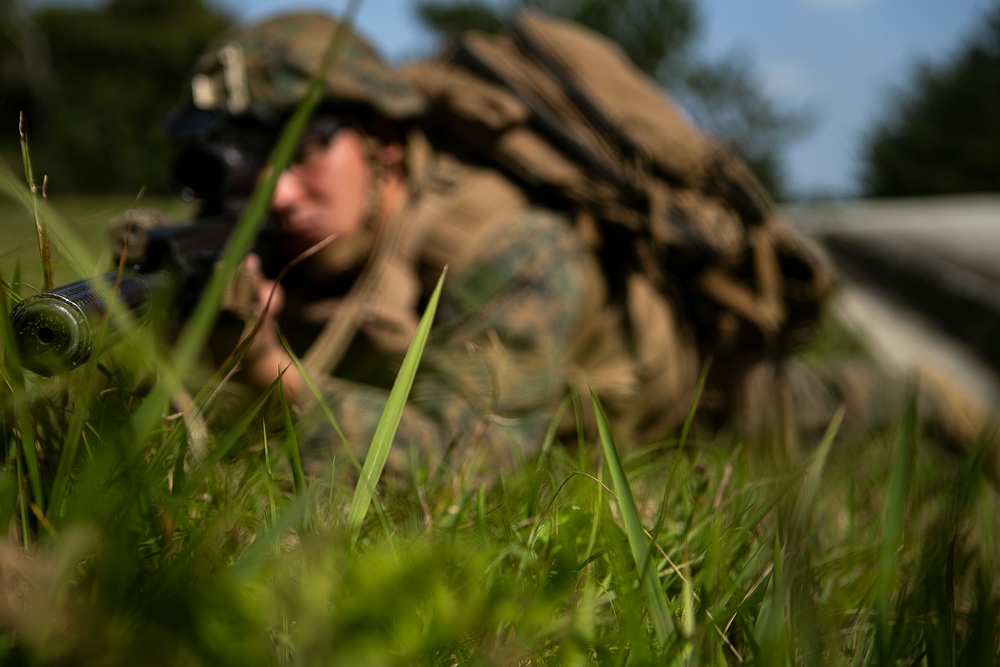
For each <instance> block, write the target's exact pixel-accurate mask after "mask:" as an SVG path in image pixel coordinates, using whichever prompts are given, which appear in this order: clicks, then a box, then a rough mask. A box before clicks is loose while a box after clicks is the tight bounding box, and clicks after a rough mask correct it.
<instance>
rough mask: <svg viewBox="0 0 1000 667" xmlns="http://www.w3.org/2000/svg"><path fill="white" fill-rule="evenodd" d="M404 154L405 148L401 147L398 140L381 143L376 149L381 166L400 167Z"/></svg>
mask: <svg viewBox="0 0 1000 667" xmlns="http://www.w3.org/2000/svg"><path fill="white" fill-rule="evenodd" d="M405 155H406V150H405V149H404V148H403V144H402V143H400V142H398V141H394V142H392V143H388V144H382V147H381V148H379V151H378V159H379V162H381V163H382V166H383V167H386V168H389V169H396V168H398V167H401V166H402V165H403V158H404V157H405Z"/></svg>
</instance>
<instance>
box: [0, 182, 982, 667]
mask: <svg viewBox="0 0 1000 667" xmlns="http://www.w3.org/2000/svg"><path fill="white" fill-rule="evenodd" d="M0 178H2V176H0ZM123 203H124V206H128V205H130V204H131V200H129V199H128V198H124V202H123V200H122V199H118V198H113V199H109V200H97V199H89V198H88V199H82V198H81V199H79V200H75V199H69V198H67V199H66V200H65V202H64V201H60V202H59V207H58V208H59V211H60V212H62V220H64V221H66V224H65V227H66V228H67V229H70V230H73V231H72V233H71V232H60V234H69V235H71V236H73V237H75V238H77V240H79V241H80V244H79V245H82V246H85V247H86V248H87V249H88V250H89V252H91V253H92V256H93V257H94V258H96V257H97V255H98V254H99V253H100V252H101V243H102V241H101V238H102V233H103V232H101V233H99V230H100V229H101V228H102V226H103V222H104V221H105V220H106V219H107V218H109V217H111V216H113V215H115V214H117V212H119V209H120V208H122V204H123ZM7 205H9V206H11V210H10V211H9V212H8V211H6V210H4V209H0V214H2V216H3V217H2V220H3V224H2V225H0V229H2V230H3V233H4V234H5V235H9V236H7V238H9V239H11V242H12V243H13V245H10V244H8V245H5V246H4V254H3V256H2V257H0V277H2V278H3V279H4V280H5V281H7V282H8V285H9V287H10V288H11V291H13V292H20V293H21V294H26V293H29V292H30V289H29V288H28V286H29V285H35V284H37V283H38V282H39V281H40V275H41V263H40V261H39V260H38V255H37V249H35V246H36V245H37V244H36V242H35V240H34V236H33V233H34V232H33V230H34V222H33V221H32V218H31V216H30V215H29V214H26V213H25V212H24V211H25V210H26V209H25V207H24V205H23V203H22V204H14V203H11V204H0V206H7ZM52 208H53V209H54V208H55V207H54V206H53V207H52ZM53 212H54V211H53ZM60 239H62V240H61V242H62V243H64V244H67V246H73V245H74V244H73V242H72V241H67V240H66V239H65V238H63V237H62V236H60ZM33 252H34V257H33V258H32V257H31V255H32V253H33ZM60 256H61V255H60ZM18 258H20V260H21V261H20V268H19V269H18V268H15V267H16V266H17V265H18ZM60 261H61V262H62V261H64V260H60ZM96 262H97V260H96V259H94V263H95V266H96ZM102 268H103V267H102ZM60 270H61V271H64V272H65V274H67V275H68V274H71V273H73V272H74V271H73V270H71V267H70V266H67V265H65V264H63V265H62V268H61V269H60ZM15 274H19V276H20V277H19V280H18V283H19V284H17V285H11V284H10V283H11V281H12V276H14V275H15ZM72 277H75V276H72ZM4 312H6V308H5V309H4ZM0 325H2V326H3V328H4V329H3V340H4V341H5V345H4V358H3V364H2V366H0V376H2V378H0V379H2V383H3V389H2V391H3V395H2V398H3V411H2V412H0V417H2V420H3V421H2V423H0V427H2V434H3V435H2V437H3V447H4V461H3V468H2V470H0V522H2V525H3V526H5V527H6V528H7V530H6V531H5V533H4V537H3V538H2V539H0V663H2V664H10V665H22V664H23V665H67V664H73V665H84V664H86V665H126V664H127V665H136V664H143V665H147V664H150V665H201V664H204V665H257V664H261V665H274V664H277V665H285V664H295V665H315V664H323V665H415V664H419V665H671V664H675V665H741V664H754V665H927V666H940V665H991V664H997V663H998V657H1000V650H998V641H997V640H998V636H997V629H998V628H997V596H996V593H997V581H996V572H997V547H998V543H997V532H996V529H997V522H996V518H997V507H996V504H997V497H996V492H995V489H994V488H993V486H992V485H991V484H990V483H988V482H987V481H986V480H984V479H983V478H982V476H981V475H980V474H979V473H978V471H977V467H978V466H977V461H976V458H975V457H972V458H970V459H969V460H959V459H956V458H954V457H952V456H949V455H946V454H944V453H943V452H942V451H940V450H939V448H937V447H935V446H934V445H933V443H931V442H929V441H928V440H927V439H926V438H925V437H924V436H923V435H922V434H921V431H920V429H919V427H918V418H917V417H918V416H917V415H916V414H915V413H914V411H913V410H912V406H911V407H910V409H907V410H904V417H903V418H902V419H901V421H900V423H899V425H898V426H897V427H896V428H895V429H892V430H891V431H890V432H887V433H875V434H871V435H870V436H868V437H865V438H863V439H857V438H854V439H846V438H844V437H842V436H840V435H838V433H837V431H836V423H834V424H832V425H831V431H830V433H829V435H828V437H827V438H826V439H824V440H822V441H820V442H816V443H813V445H812V446H810V447H809V448H807V450H806V451H803V452H801V453H795V454H787V453H783V451H782V450H781V449H779V448H777V447H774V446H771V445H770V444H769V443H760V442H744V441H742V440H740V439H739V438H738V437H737V436H735V435H731V434H721V435H716V436H713V437H712V438H711V439H710V440H707V441H706V440H701V439H699V437H698V436H696V435H692V436H690V437H688V438H687V439H686V440H683V441H682V440H670V441H664V442H660V443H652V444H650V445H649V446H648V447H644V448H634V447H629V448H620V447H619V446H618V445H617V444H616V443H615V442H614V437H613V434H612V433H607V432H605V433H602V437H600V438H597V439H595V440H594V441H593V442H585V443H581V445H580V446H579V447H577V448H574V449H567V448H565V447H563V446H560V445H554V444H551V443H548V442H547V443H544V444H543V446H542V450H541V454H539V455H538V456H537V457H534V458H532V459H530V460H527V461H525V462H524V465H523V466H521V467H519V468H518V469H517V470H515V471H513V472H509V473H506V474H500V475H498V477H497V479H496V480H494V481H493V482H492V483H491V484H488V485H481V484H480V483H479V482H478V481H476V480H472V479H463V478H462V477H461V476H459V475H454V474H449V473H443V474H430V473H429V472H428V471H423V470H419V469H417V470H413V471H412V476H411V478H410V480H409V481H408V482H402V483H399V484H395V485H391V486H389V485H380V486H378V487H376V488H375V489H374V493H372V491H373V489H372V487H370V486H368V485H366V484H365V483H364V482H363V481H361V482H359V481H350V480H351V479H361V480H365V479H369V478H372V479H374V478H377V477H378V474H379V471H380V470H379V466H378V459H379V455H380V454H384V450H385V447H386V446H387V442H386V441H385V439H384V437H383V438H382V439H381V440H379V439H378V436H377V440H376V442H374V443H373V444H372V449H371V452H372V453H371V454H370V455H369V457H368V462H366V465H367V466H368V468H366V469H365V470H364V471H362V472H361V473H360V475H353V476H352V475H347V476H345V479H341V478H338V480H337V481H336V482H331V481H329V480H323V479H303V478H301V477H300V475H298V474H297V473H298V470H297V468H296V460H297V456H296V439H295V438H294V437H286V438H283V439H280V440H278V439H275V440H273V441H272V440H270V439H266V438H265V439H264V441H263V442H259V443H256V446H254V443H251V444H250V445H248V444H247V442H246V440H245V437H244V435H245V433H246V432H247V431H248V430H250V429H249V426H250V425H252V424H255V423H256V421H255V417H254V412H253V410H250V411H248V412H247V413H246V414H245V415H244V416H242V417H237V418H236V419H234V420H233V421H234V422H235V423H234V424H233V425H232V426H231V427H229V428H228V429H225V430H223V431H221V432H208V433H201V432H200V431H199V430H198V429H197V428H195V427H196V426H197V421H196V420H194V419H192V416H193V412H192V411H191V410H188V411H186V412H184V411H179V410H178V409H177V407H176V406H177V405H178V403H177V401H178V394H177V393H176V390H177V389H178V387H177V385H176V384H172V383H171V382H170V381H169V378H170V376H171V372H172V371H173V370H176V369H175V368H174V367H173V366H172V364H176V363H181V362H179V361H177V359H176V358H175V357H173V356H172V357H171V358H164V357H163V356H162V354H161V353H158V352H156V351H155V349H154V343H153V342H152V341H151V340H148V341H146V340H137V341H135V342H134V343H133V344H131V345H130V346H127V347H130V348H132V349H133V354H132V356H130V355H129V354H128V350H126V351H124V352H123V353H122V354H121V355H118V356H119V357H120V359H119V358H116V361H115V362H114V363H111V362H108V363H107V364H105V365H101V366H99V365H98V364H97V363H90V364H88V365H86V366H84V367H82V368H80V369H78V370H77V371H75V372H74V373H72V374H70V375H69V376H66V377H63V378H56V379H52V380H41V379H39V378H37V377H36V376H33V375H31V374H29V373H24V372H23V371H21V370H20V368H19V367H18V365H17V363H16V360H15V359H14V358H13V355H12V349H11V345H10V329H9V321H8V320H7V319H6V318H5V317H3V316H0ZM426 325H427V323H426V322H425V324H424V326H426ZM139 338H142V337H141V336H139ZM150 338H151V336H150ZM838 344H839V343H838ZM411 352H412V353H413V354H414V355H415V356H414V357H413V358H411V359H410V362H411V363H410V364H404V370H403V372H402V373H401V377H402V378H403V380H404V382H403V383H402V384H405V379H406V378H407V377H408V376H411V375H412V372H413V364H415V363H416V355H419V352H420V345H419V340H418V341H417V343H416V344H415V345H414V347H413V349H412V350H411ZM151 367H152V368H153V371H154V375H155V373H160V376H159V377H160V378H161V379H160V380H159V382H158V383H154V384H150V383H149V382H148V380H149V378H150V368H151ZM163 377H166V378H167V379H163ZM397 386H399V385H397ZM395 398H396V400H397V402H396V403H393V404H391V405H390V407H389V408H388V409H387V411H386V414H385V416H384V418H383V425H384V428H385V432H387V433H391V429H392V423H393V421H394V420H395V419H398V413H399V410H400V409H401V401H402V399H403V398H405V397H404V396H402V395H400V394H397V395H396V396H395ZM578 399H579V400H580V401H589V400H590V398H589V397H578ZM194 400H195V403H196V404H197V403H198V402H199V401H202V400H203V397H195V399H194ZM900 400H901V401H905V399H904V398H902V397H901V398H900ZM908 405H909V404H908ZM568 409H573V407H572V405H570V406H569V407H568ZM693 433H697V431H694V432H693ZM384 435H385V434H384V433H383V436H384ZM390 439H391V438H390Z"/></svg>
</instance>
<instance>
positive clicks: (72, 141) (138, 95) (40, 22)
mask: <svg viewBox="0 0 1000 667" xmlns="http://www.w3.org/2000/svg"><path fill="white" fill-rule="evenodd" d="M23 15H24V14H23V12H21V14H20V16H22V17H23ZM230 24H231V21H230V19H229V18H228V17H227V16H226V15H224V14H221V13H219V12H218V11H217V10H215V9H213V8H211V7H210V6H209V5H207V4H206V3H205V2H203V1H202V0H171V1H170V2H162V1H161V0H109V1H108V2H105V3H103V4H102V5H100V6H99V7H97V8H94V9H89V8H75V7H55V6H53V7H48V8H44V9H41V10H38V11H37V12H36V13H35V14H34V15H33V16H32V17H30V25H31V26H32V27H33V28H34V29H35V30H34V32H35V33H37V39H34V40H33V41H32V42H31V46H32V48H33V49H34V50H35V51H38V50H39V49H40V48H42V49H43V51H44V56H43V57H41V58H39V57H35V61H36V62H37V61H39V60H43V61H44V62H46V63H47V64H48V68H47V70H46V71H39V70H38V69H37V68H36V67H33V66H32V65H31V62H30V61H29V58H28V56H29V51H28V50H26V49H25V48H24V46H26V45H28V41H26V40H25V39H24V38H23V35H25V34H26V33H24V32H23V31H22V32H21V33H19V35H21V37H18V39H17V42H14V40H11V42H12V43H15V45H16V46H17V49H15V51H19V52H20V53H21V54H23V57H22V58H20V62H21V63H23V66H24V67H23V70H22V74H21V78H22V79H23V80H24V82H25V85H24V86H23V87H22V89H21V90H22V91H23V92H22V94H20V95H12V96H10V97H7V96H4V97H0V118H2V120H3V126H4V127H6V128H9V129H6V130H5V129H3V128H0V149H3V150H4V153H5V154H7V155H8V157H9V156H10V154H11V153H12V152H14V151H15V150H16V143H17V121H16V119H17V115H18V113H19V112H21V111H23V112H24V113H25V116H26V119H27V128H28V132H29V137H30V142H31V153H32V160H33V162H34V165H35V171H36V173H37V174H46V175H48V177H49V183H50V189H52V190H53V191H63V192H65V191H87V192H130V191H131V192H138V191H139V190H140V189H141V188H144V187H145V188H148V189H149V190H151V191H153V192H166V191H168V190H169V183H168V173H169V169H168V168H167V164H168V162H169V156H170V148H169V146H168V143H167V138H166V134H165V132H164V129H163V118H164V116H165V114H166V112H167V111H168V110H169V109H170V108H171V107H172V106H173V105H174V104H175V103H176V100H177V99H178V97H179V94H180V91H181V88H182V86H183V85H184V81H185V80H186V78H187V74H188V72H189V71H190V68H191V65H192V63H193V62H194V60H195V58H196V57H197V55H198V54H199V53H200V52H201V50H203V49H204V46H205V44H206V43H207V42H208V41H209V40H210V39H211V38H212V37H214V36H215V35H217V34H219V33H220V32H221V31H223V30H224V29H226V28H227V27H228V26H229V25H230ZM2 54H3V52H2V51H0V58H2V57H3V55H2ZM5 61H6V62H7V63H15V64H16V62H18V58H14V57H8V58H6V59H5ZM14 69H16V68H14ZM11 77H12V79H14V80H16V79H17V78H18V77H17V76H16V75H11Z"/></svg>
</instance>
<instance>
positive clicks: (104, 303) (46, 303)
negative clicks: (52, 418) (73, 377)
mask: <svg viewBox="0 0 1000 667" xmlns="http://www.w3.org/2000/svg"><path fill="white" fill-rule="evenodd" d="M156 280H157V278H156V276H155V275H152V274H145V275H143V274H139V273H136V272H133V271H126V272H124V273H122V274H121V276H120V278H119V276H118V274H117V272H115V271H110V272H108V273H104V274H102V275H100V276H98V277H97V278H88V279H85V280H78V281H76V282H73V283H68V284H66V285H62V286H60V287H57V288H55V289H52V290H49V291H47V292H41V293H39V294H35V295H34V296H30V297H27V298H26V299H24V300H23V301H21V302H20V303H19V304H17V306H15V307H14V309H13V310H12V311H11V313H10V319H11V324H12V325H13V328H14V336H15V338H16V342H17V347H18V351H19V353H20V356H21V365H22V366H23V367H24V368H26V369H28V370H30V371H33V372H35V373H39V374H40V375H54V374H56V373H62V372H66V371H69V370H72V369H74V368H76V367H77V366H80V365H81V364H83V363H84V362H86V361H87V359H88V358H90V356H91V354H92V353H93V350H94V345H95V343H96V342H97V337H98V333H99V331H100V328H101V327H102V326H103V327H104V330H103V332H101V333H102V335H103V339H104V340H107V341H108V342H113V341H114V340H117V339H118V338H120V337H121V335H122V334H123V332H124V329H125V326H126V322H127V321H128V320H129V319H138V320H141V319H143V318H144V317H145V316H146V315H147V314H148V313H149V311H150V309H151V307H152V305H151V304H152V292H153V288H154V284H153V283H155V282H156ZM111 287H114V288H115V290H114V296H115V297H117V298H118V299H119V300H120V302H121V304H122V306H123V309H124V311H125V313H127V315H126V314H123V313H120V312H115V310H116V309H109V308H108V301H109V299H110V298H113V297H112V294H111Z"/></svg>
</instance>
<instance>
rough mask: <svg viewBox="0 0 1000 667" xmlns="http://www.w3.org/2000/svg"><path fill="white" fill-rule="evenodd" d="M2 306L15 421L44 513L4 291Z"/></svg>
mask: <svg viewBox="0 0 1000 667" xmlns="http://www.w3.org/2000/svg"><path fill="white" fill-rule="evenodd" d="M0 309H2V310H3V312H2V313H0V337H2V340H3V348H4V360H5V362H6V363H5V366H6V370H7V381H8V382H9V383H10V385H11V394H12V397H13V403H14V422H15V423H16V424H17V429H18V432H19V434H20V438H19V440H20V444H21V447H20V449H19V450H18V451H19V452H20V456H22V457H23V459H24V463H25V465H27V468H28V470H27V472H28V482H29V484H30V485H31V497H32V502H33V504H34V505H35V506H36V507H37V508H38V510H39V511H41V512H43V513H44V511H45V493H44V489H43V487H42V476H41V470H40V467H39V462H38V452H37V451H36V449H35V447H36V446H37V443H36V441H35V426H34V421H33V420H32V418H31V413H30V411H29V410H28V405H27V394H26V391H25V382H24V371H23V370H21V362H20V357H19V355H18V351H17V345H15V344H14V327H13V326H12V325H11V323H10V316H9V315H8V313H9V311H10V304H9V303H8V302H7V295H6V294H5V293H3V292H0ZM19 460H20V459H19ZM23 509H26V508H22V510H23Z"/></svg>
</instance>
